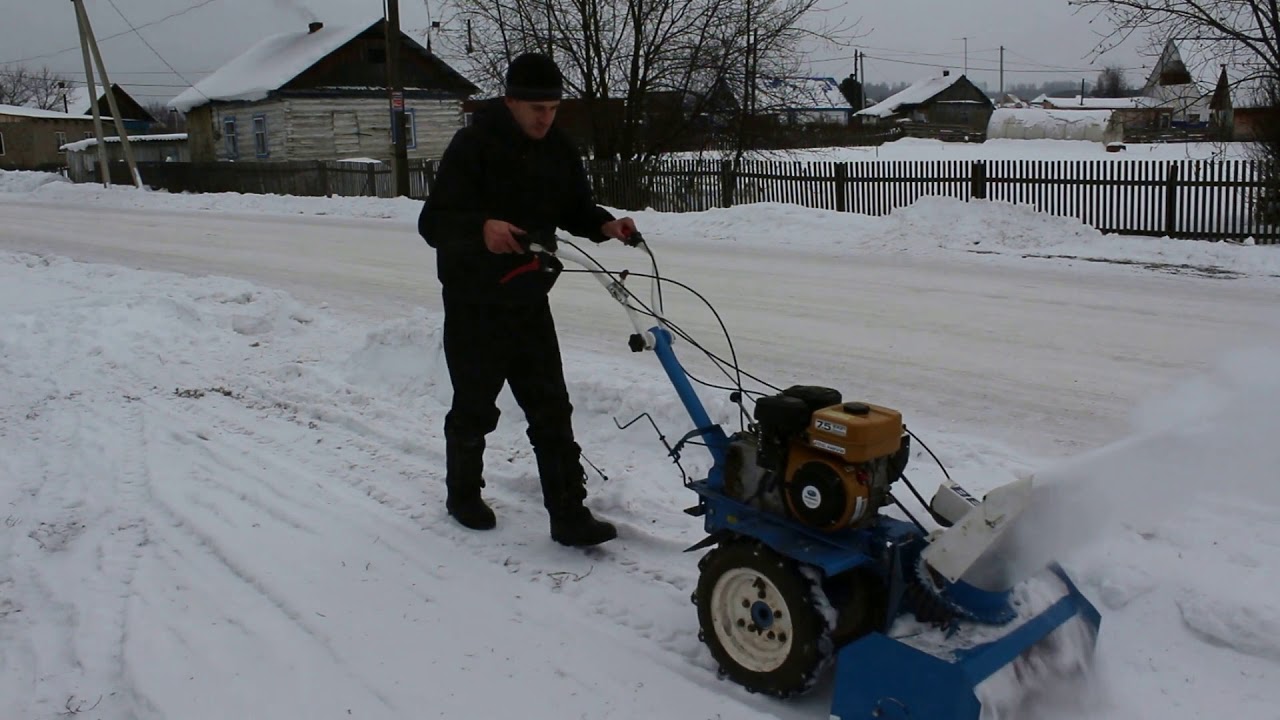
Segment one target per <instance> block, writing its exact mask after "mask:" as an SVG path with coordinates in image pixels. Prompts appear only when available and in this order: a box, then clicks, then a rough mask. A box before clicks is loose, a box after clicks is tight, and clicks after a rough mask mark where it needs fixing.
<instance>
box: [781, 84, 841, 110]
mask: <svg viewBox="0 0 1280 720" xmlns="http://www.w3.org/2000/svg"><path fill="white" fill-rule="evenodd" d="M760 87H761V89H762V90H763V91H764V94H765V96H766V98H768V99H766V100H765V101H764V102H765V104H766V105H769V106H781V107H785V108H789V109H800V110H851V109H853V108H852V106H851V105H849V100H848V98H846V97H845V96H844V93H842V92H840V83H838V82H836V79H835V78H830V77H794V78H793V77H788V78H771V79H768V80H763V81H761V83H760Z"/></svg>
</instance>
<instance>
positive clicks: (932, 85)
mask: <svg viewBox="0 0 1280 720" xmlns="http://www.w3.org/2000/svg"><path fill="white" fill-rule="evenodd" d="M994 111H995V104H994V103H993V102H991V98H989V97H987V94H986V93H984V92H983V91H982V90H981V89H979V88H978V86H977V85H974V84H973V82H972V81H971V80H969V78H967V77H965V76H964V75H952V74H951V71H949V70H943V71H942V75H940V76H935V77H929V78H924V79H922V80H919V81H917V82H915V83H914V84H912V85H911V86H909V87H908V88H907V89H905V90H903V91H902V92H899V93H896V94H894V95H891V96H889V97H888V98H885V99H884V100H882V101H880V102H878V103H876V104H875V105H872V106H871V107H869V108H866V109H864V110H859V111H858V112H856V113H854V117H855V118H857V119H859V120H861V121H862V122H863V123H865V124H871V125H877V124H886V123H887V124H893V123H902V122H913V123H921V124H925V125H938V126H951V127H960V128H965V129H967V130H971V131H973V132H975V133H985V132H986V130H987V123H988V122H989V121H990V120H991V113H992V112H994Z"/></svg>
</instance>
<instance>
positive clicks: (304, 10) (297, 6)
mask: <svg viewBox="0 0 1280 720" xmlns="http://www.w3.org/2000/svg"><path fill="white" fill-rule="evenodd" d="M275 3H276V6H277V7H279V8H280V9H281V10H288V11H289V12H295V13H297V14H298V15H299V16H300V17H301V18H302V19H303V20H306V21H307V22H309V23H310V22H316V21H318V20H319V19H320V17H319V16H318V15H316V14H315V13H314V12H312V11H311V9H310V8H308V7H307V6H306V5H303V4H302V0H275Z"/></svg>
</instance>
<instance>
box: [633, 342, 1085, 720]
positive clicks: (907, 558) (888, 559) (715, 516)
mask: <svg viewBox="0 0 1280 720" xmlns="http://www.w3.org/2000/svg"><path fill="white" fill-rule="evenodd" d="M649 332H650V333H651V335H652V337H653V351H654V353H655V354H656V355H657V356H658V359H659V361H660V362H661V363H662V367H663V369H664V370H665V371H666V373H667V377H668V378H669V379H670V380H671V384H672V385H673V386H674V387H675V390H676V393H677V394H678V395H679V396H680V400H681V402H683V403H684V406H685V410H686V411H688V413H689V417H690V418H691V419H692V420H693V423H694V428H695V429H694V430H693V432H691V433H689V435H688V437H693V436H695V435H700V436H702V438H703V439H704V440H705V441H706V447H707V450H708V451H709V452H710V453H711V458H712V461H713V465H712V467H711V469H710V471H709V472H708V476H707V478H706V479H704V480H697V481H694V482H691V483H689V484H688V487H689V488H690V489H692V490H693V491H695V492H697V493H698V496H699V502H698V506H697V507H696V508H690V509H689V510H687V511H686V512H688V513H689V514H691V515H701V516H703V517H704V518H705V520H704V525H705V529H706V532H707V534H708V537H707V538H706V539H705V540H703V541H702V542H700V543H698V544H697V545H694V546H693V547H691V548H689V550H695V549H699V548H702V547H706V546H709V545H713V544H716V543H718V542H722V541H724V540H725V539H727V538H729V537H733V536H745V537H750V538H754V539H756V540H759V541H760V542H762V543H764V544H766V545H768V546H769V547H771V548H773V549H774V550H775V551H777V552H778V553H779V554H781V555H783V556H784V557H789V558H793V559H795V560H797V561H798V562H801V563H805V564H808V565H811V566H815V567H817V568H819V569H821V570H822V572H823V573H825V574H826V576H827V577H833V576H836V575H839V574H841V573H845V572H848V571H850V570H853V569H855V568H860V567H861V568H867V569H869V570H871V571H873V572H875V573H876V574H877V575H879V576H880V577H881V579H882V580H883V581H884V583H885V587H886V588H887V591H888V593H887V594H888V597H887V603H886V607H885V613H884V615H883V616H882V617H881V618H880V622H879V625H880V627H879V628H878V629H877V630H875V631H872V632H870V633H868V634H866V635H864V636H862V637H861V638H859V639H858V640H856V641H854V642H852V643H849V644H848V645H845V646H844V647H842V648H840V649H839V650H838V651H837V653H836V668H835V683H834V684H835V692H834V695H833V697H832V701H831V710H830V717H831V718H832V719H833V720H853V719H854V718H858V719H859V720H863V719H866V718H882V719H885V720H895V719H896V720H909V719H918V718H929V719H930V720H976V719H977V718H978V717H980V715H981V711H982V707H981V704H980V703H979V702H978V698H977V694H976V688H977V686H978V685H979V684H981V683H982V681H983V680H986V679H987V678H988V677H990V676H991V675H992V674H993V673H995V672H996V671H998V670H1000V669H1001V668H1003V667H1005V666H1006V665H1008V664H1009V663H1012V662H1014V661H1015V660H1016V659H1017V658H1018V656H1019V655H1021V654H1022V653H1023V652H1024V651H1026V650H1027V649H1028V648H1030V647H1032V646H1034V645H1035V644H1036V643H1038V642H1039V641H1040V640H1042V639H1043V638H1044V637H1046V636H1047V635H1049V634H1050V633H1052V632H1053V631H1054V630H1056V629H1057V628H1059V627H1061V626H1062V625H1063V624H1065V623H1067V622H1068V621H1070V620H1072V619H1073V618H1075V617H1077V616H1078V617H1080V618H1081V619H1082V620H1083V621H1084V622H1085V623H1086V626H1087V627H1088V629H1089V631H1090V632H1091V633H1093V634H1094V636H1095V637H1096V635H1097V632H1098V628H1099V626H1100V625H1101V622H1102V616H1101V615H1100V614H1099V612H1098V610H1097V608H1096V607H1094V605H1093V604H1092V603H1090V602H1089V600H1088V599H1087V598H1086V597H1085V596H1084V595H1083V594H1082V593H1081V592H1080V590H1079V588H1078V587H1076V585H1075V583H1074V582H1072V580H1071V578H1070V577H1068V576H1067V573H1066V572H1065V571H1064V570H1063V569H1062V568H1061V567H1060V566H1059V565H1057V564H1056V563H1055V564H1053V565H1051V566H1050V569H1051V570H1052V572H1054V573H1055V574H1056V575H1057V576H1058V577H1059V578H1060V579H1061V580H1062V582H1063V583H1064V584H1065V586H1066V588H1067V594H1066V595H1065V596H1064V597H1062V598H1061V599H1059V600H1058V601H1057V602H1055V603H1054V604H1053V605H1051V606H1050V607H1049V608H1048V609H1046V610H1044V611H1043V612H1041V613H1040V614H1038V615H1036V616H1034V617H1031V618H1030V619H1028V620H1027V621H1025V622H1023V623H1022V624H1021V625H1019V626H1017V627H1010V629H1009V631H1008V632H1007V634H1005V635H1003V636H1001V637H999V638H998V639H996V640H992V641H989V642H986V643H983V644H979V645H974V646H972V647H967V648H957V649H954V651H951V652H949V653H948V654H946V655H945V656H936V655H933V654H930V653H927V652H924V651H923V650H919V649H917V648H914V647H912V646H911V645H908V644H906V643H904V642H901V641H899V640H895V639H893V638H891V637H889V636H888V635H886V634H885V633H887V632H889V631H890V629H891V628H892V627H893V624H894V621H895V620H896V619H897V618H898V616H899V615H900V614H901V613H903V612H904V611H906V610H910V609H911V607H912V605H913V604H914V601H911V600H909V599H908V598H907V596H906V588H907V586H908V584H909V578H910V573H915V572H916V567H917V564H918V562H919V558H920V553H921V552H923V550H924V548H925V547H927V546H928V539H927V538H926V537H925V535H924V533H923V532H922V531H921V530H920V529H919V528H918V527H916V525H915V524H914V523H910V522H905V521H901V520H897V519H895V518H891V517H887V516H881V517H880V519H879V520H878V521H877V522H876V523H875V524H874V525H872V526H871V527H867V528H863V529H859V530H844V531H841V532H834V533H827V532H821V531H818V530H814V529H812V528H809V527H806V526H804V525H801V524H800V523H798V522H796V521H794V520H791V519H790V518H787V517H783V516H780V515H775V514H773V513H769V512H766V511H763V510H760V509H758V508H755V507H753V506H751V505H748V504H746V503H743V502H741V501H739V500H737V499H736V498H732V497H730V496H728V495H725V494H724V468H725V465H726V460H727V457H728V446H729V439H728V437H726V435H725V432H724V430H723V429H722V428H721V427H720V426H719V425H717V424H713V423H712V422H711V418H710V416H709V415H708V414H707V411H706V408H705V407H704V406H703V404H702V401H701V400H700V399H699V398H698V395H697V393H696V392H695V391H694V388H693V385H692V383H691V382H690V381H689V377H688V375H687V374H686V373H685V372H684V368H683V367H682V366H681V365H680V361H679V360H678V359H677V358H676V355H675V352H674V351H673V350H672V348H671V335H670V333H669V332H668V331H667V330H666V329H664V328H661V327H654V328H652V329H650V331H649ZM963 589H964V588H951V590H953V591H957V590H963ZM959 599H961V598H955V597H949V598H948V600H952V601H956V600H959ZM980 599H981V598H980ZM1000 600H1001V601H1002V602H1003V601H1004V597H1003V596H1002V597H1001V598H1000ZM978 604H979V605H981V604H982V603H978ZM980 609H982V610H988V611H992V612H990V613H989V614H990V615H991V618H990V619H988V620H987V621H986V623H987V624H991V625H994V626H1000V625H1005V624H1008V621H1009V619H1010V618H1008V617H1005V616H1004V613H1001V612H996V610H999V609H1000V608H989V607H981V608H980ZM980 614H986V613H980ZM979 622H982V621H981V620H979Z"/></svg>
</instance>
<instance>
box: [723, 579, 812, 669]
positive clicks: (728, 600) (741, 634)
mask: <svg viewBox="0 0 1280 720" xmlns="http://www.w3.org/2000/svg"><path fill="white" fill-rule="evenodd" d="M761 621H765V622H761ZM711 622H712V625H713V626H714V628H715V633H716V638H717V639H718V640H719V641H720V645H721V646H722V647H723V648H724V649H725V650H726V651H727V652H728V653H729V655H730V656H731V657H732V658H733V659H734V661H735V662H737V663H738V664H739V665H741V666H742V667H744V668H746V669H747V670H749V671H751V672H757V673H768V672H772V671H774V670H777V669H778V668H779V667H781V666H782V664H783V663H784V662H786V660H787V656H788V655H790V654H791V646H792V643H794V642H795V633H794V632H793V631H792V612H791V608H790V607H788V606H787V603H786V600H785V599H784V598H783V597H782V593H781V592H779V590H778V587H777V586H776V585H774V584H773V582H771V581H770V580H769V578H767V577H765V576H764V575H761V574H760V573H758V572H756V571H754V570H751V569H749V568H734V569H733V570H730V571H728V572H726V573H725V574H724V575H721V576H720V578H719V579H718V580H716V584H715V587H714V588H712V590H711Z"/></svg>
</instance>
